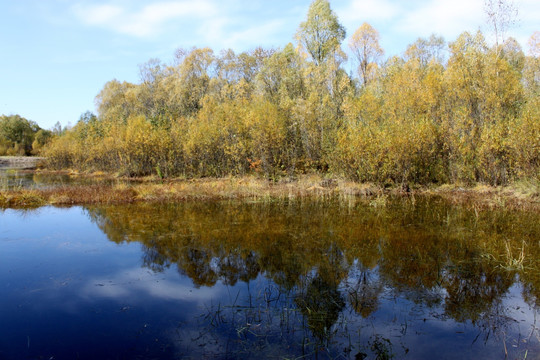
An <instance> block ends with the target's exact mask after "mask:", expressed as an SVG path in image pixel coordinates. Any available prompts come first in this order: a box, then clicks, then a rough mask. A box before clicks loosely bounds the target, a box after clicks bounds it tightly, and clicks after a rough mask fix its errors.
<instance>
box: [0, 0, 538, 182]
mask: <svg viewBox="0 0 540 360" xmlns="http://www.w3.org/2000/svg"><path fill="white" fill-rule="evenodd" d="M344 36H345V30H344V29H343V27H342V26H341V25H340V24H339V22H338V19H337V17H336V15H335V14H334V13H333V12H332V10H331V9H330V6H329V3H328V1H326V0H315V1H314V2H313V3H312V4H311V6H310V9H309V12H308V14H307V19H306V21H305V22H303V23H301V24H300V27H299V30H298V33H297V40H298V43H299V48H298V49H295V48H294V46H293V45H292V44H288V45H287V46H285V48H283V49H277V50H264V49H260V48H258V49H255V50H253V51H250V52H243V53H240V54H236V53H235V52H234V51H232V50H226V51H222V52H221V53H219V54H215V53H214V52H213V51H212V50H211V49H208V48H203V49H198V48H193V49H190V50H178V51H177V52H176V54H175V60H174V62H173V63H172V64H164V63H162V62H161V61H159V60H156V59H152V60H150V61H149V62H148V63H146V64H143V65H141V83H140V84H131V83H127V82H123V83H121V82H119V81H117V80H112V81H110V82H108V83H106V84H105V86H104V88H103V89H102V91H101V92H100V93H99V94H98V96H97V98H96V103H97V108H98V115H97V116H94V115H93V114H91V113H85V114H83V115H82V116H81V119H80V120H79V122H78V123H77V124H76V126H74V127H73V128H72V129H71V130H69V131H63V130H62V129H61V128H59V129H57V130H55V131H54V133H55V134H56V135H60V134H62V133H63V134H62V135H61V136H58V137H56V138H55V139H54V140H53V141H52V144H51V145H50V146H48V147H47V149H46V156H47V157H48V161H49V165H50V166H51V167H53V168H75V169H78V170H82V171H107V172H114V173H120V174H125V175H129V176H144V175H153V174H154V175H155V174H156V173H157V174H158V175H159V177H171V176H188V177H205V176H227V175H243V174H246V173H257V174H260V175H261V176H264V177H266V178H270V179H276V178H279V177H281V176H294V175H295V174H296V173H303V172H310V171H319V172H323V173H324V172H331V173H332V174H334V175H342V176H344V177H346V178H351V179H355V180H357V181H371V182H377V183H381V184H388V183H390V184H395V185H398V184H402V185H405V184H406V183H409V182H414V183H421V184H429V183H448V182H465V183H472V182H485V183H489V184H494V185H498V184H506V183H509V182H511V181H514V180H516V179H521V178H527V179H533V180H534V179H539V176H540V175H539V174H540V155H539V153H540V148H539V146H540V145H539V144H540V112H539V109H540V103H539V93H540V92H539V89H540V86H539V84H540V81H539V75H538V74H540V66H539V64H540V63H539V60H538V59H539V53H540V52H539V51H538V48H539V47H538V38H539V37H540V36H539V35H538V34H535V35H533V37H532V38H531V45H530V51H529V55H528V56H525V55H524V53H523V51H522V50H521V48H520V46H519V44H518V43H517V42H516V41H515V40H513V39H511V38H510V39H507V40H506V41H505V42H504V43H502V44H501V45H497V44H496V45H495V46H493V47H489V46H488V44H487V43H486V41H485V39H484V36H483V34H482V33H481V32H477V33H476V34H469V33H467V32H465V33H463V34H461V35H460V36H459V37H458V38H457V39H456V40H455V41H454V42H451V43H450V44H449V45H448V47H447V45H446V43H445V41H444V39H442V38H440V37H437V36H434V35H432V36H431V37H429V38H427V39H423V38H420V39H418V40H417V41H416V42H415V43H413V44H411V45H410V46H409V47H408V48H407V50H406V52H405V53H404V55H403V57H398V56H394V57H392V58H390V59H388V60H387V61H386V62H384V63H383V62H382V61H381V56H382V54H383V50H382V49H381V48H380V46H379V43H378V41H379V37H378V33H377V31H376V30H375V29H373V28H372V27H371V26H370V25H369V24H363V25H362V26H361V27H360V28H359V29H358V30H357V32H356V33H355V34H354V36H353V38H352V39H351V42H350V44H349V46H350V47H351V50H352V51H353V52H354V55H355V57H356V61H357V63H358V64H359V66H360V68H359V73H358V77H357V78H352V77H351V76H349V75H348V74H347V73H346V72H345V70H344V69H343V66H342V64H343V62H344V61H345V56H344V54H343V53H342V52H341V50H340V44H341V42H342V41H343V38H344ZM447 49H448V50H449V56H446V50H447ZM306 54H307V55H309V56H304V55H306ZM0 129H2V128H0ZM10 129H11V128H10ZM10 131H11V132H10V133H15V131H14V130H10ZM36 131H37V130H36ZM36 131H35V132H36ZM8 132H9V131H8ZM22 133H24V131H23V132H22ZM23 137H24V136H23ZM49 137H50V134H47V133H45V132H41V133H40V132H39V131H37V133H36V136H35V139H34V138H32V140H31V141H30V142H29V143H28V142H25V141H26V140H24V141H23V140H20V141H19V142H18V143H17V144H18V145H17V146H18V147H17V148H15V147H14V146H13V145H12V141H13V140H10V139H12V138H8V137H4V138H0V151H4V152H5V149H8V148H9V149H10V151H12V152H13V151H25V149H26V151H31V150H32V147H33V149H34V151H39V150H40V149H41V148H42V147H43V145H44V144H46V143H47V141H48V139H49ZM6 139H7V140H6ZM18 139H20V137H19V138H18ZM8 142H9V143H8ZM6 144H7V145H6ZM2 149H4V150H2ZM21 149H22V150H21Z"/></svg>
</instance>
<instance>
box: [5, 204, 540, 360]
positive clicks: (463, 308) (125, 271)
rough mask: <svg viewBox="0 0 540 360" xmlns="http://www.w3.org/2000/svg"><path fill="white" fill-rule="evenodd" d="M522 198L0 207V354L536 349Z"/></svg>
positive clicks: (533, 260) (428, 354)
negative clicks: (478, 205)
mask: <svg viewBox="0 0 540 360" xmlns="http://www.w3.org/2000/svg"><path fill="white" fill-rule="evenodd" d="M538 219H539V216H538V213H535V212H527V211H510V210H505V209H499V210H493V209H492V210H489V209H488V210H481V209H475V208H467V207H459V206H451V205H448V204H446V203H445V202H443V201H442V200H438V199H433V198H432V199H414V200H413V199H410V198H405V199H402V198H395V199H394V198H388V199H386V201H385V202H384V203H381V202H369V201H367V200H366V201H363V200H358V199H349V200H326V201H307V200H301V201H300V200H299V201H291V202H264V203H260V202H259V203H257V202H255V203H247V202H205V203H195V202H186V203H180V204H167V205H165V204H163V205H156V204H131V205H121V206H120V205H116V206H99V207H87V208H81V207H70V208H55V207H43V208H40V209H37V210H32V211H15V210H5V211H3V212H0V293H1V294H2V296H1V297H0V323H1V324H2V326H1V327H0V359H158V358H159V359H178V358H213V359H214V358H215V359H235V358H255V357H257V358H261V359H262V358H287V359H292V358H318V359H334V358H335V359H390V358H394V359H434V358H437V359H466V358H474V359H505V358H509V359H525V358H526V359H538V358H540V330H539V327H540V324H539V322H538V320H537V318H538V316H539V309H540V308H539V305H540V242H539V239H540V224H539V221H538Z"/></svg>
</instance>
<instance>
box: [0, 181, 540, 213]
mask: <svg viewBox="0 0 540 360" xmlns="http://www.w3.org/2000/svg"><path fill="white" fill-rule="evenodd" d="M78 176H80V175H78ZM84 176H89V175H84ZM94 176H99V177H100V178H101V177H103V176H106V175H105V174H101V173H100V174H95V175H94ZM530 188H531V186H529V187H528V188H527V189H529V190H527V191H525V190H519V189H517V188H510V187H507V188H502V187H489V186H484V185H477V186H476V187H469V188H465V187H462V186H459V185H443V186H439V187H437V188H418V189H414V190H412V191H411V192H410V193H406V192H404V191H403V190H402V188H393V189H384V188H382V187H381V186H378V185H375V184H360V183H355V182H350V181H347V180H343V179H335V178H333V179H330V178H323V177H321V176H319V175H305V176H301V177H299V178H297V179H294V180H290V179H283V180H281V181H278V182H272V181H268V180H266V179H261V178H258V177H255V176H245V177H226V178H219V179H218V178H203V179H170V180H160V179H158V178H144V179H116V181H115V183H114V184H94V185H72V186H69V185H68V186H60V187H57V188H52V189H44V190H39V189H37V190H36V189H32V190H25V189H17V190H2V191H0V207H3V208H8V207H14V208H19V207H36V206H42V205H46V204H51V205H74V204H79V205H84V204H101V203H103V204H111V203H129V202H136V201H148V202H167V201H172V202H174V201H183V200H223V199H251V200H260V201H265V200H268V201H270V200H273V199H294V198H309V197H312V198H326V197H328V198H329V197H344V198H353V197H365V198H369V199H370V200H371V202H370V204H372V205H373V206H377V207H381V206H385V204H386V199H387V196H388V195H391V194H393V195H402V196H411V198H414V196H417V195H418V196H439V197H442V198H444V199H447V200H448V201H450V202H453V203H462V204H471V205H473V206H475V207H501V206H504V207H527V208H534V209H539V208H540V197H539V196H538V188H536V190H535V191H531V190H530Z"/></svg>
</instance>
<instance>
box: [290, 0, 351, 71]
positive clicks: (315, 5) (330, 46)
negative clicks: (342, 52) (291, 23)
mask: <svg viewBox="0 0 540 360" xmlns="http://www.w3.org/2000/svg"><path fill="white" fill-rule="evenodd" d="M345 35H346V33H345V28H344V27H343V26H342V25H341V24H340V23H339V21H338V18H337V16H336V14H335V13H334V12H333V11H332V9H330V3H329V2H328V1H327V0H314V1H313V2H312V3H311V5H310V7H309V10H308V14H307V19H306V21H304V22H302V23H300V27H299V28H298V31H297V33H296V38H297V40H298V43H299V45H300V47H301V48H302V49H303V50H304V51H306V52H307V53H308V54H309V55H310V56H311V58H312V59H313V61H314V62H315V64H317V65H320V64H322V63H324V62H325V61H326V59H327V58H328V57H329V56H331V55H332V54H334V53H335V52H336V51H337V50H338V49H339V46H340V45H341V42H342V41H343V39H345Z"/></svg>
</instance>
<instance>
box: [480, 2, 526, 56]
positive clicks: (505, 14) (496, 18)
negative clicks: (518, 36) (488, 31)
mask: <svg viewBox="0 0 540 360" xmlns="http://www.w3.org/2000/svg"><path fill="white" fill-rule="evenodd" d="M484 11H485V13H486V16H487V23H488V24H489V26H491V28H492V30H493V35H494V36H495V47H496V48H498V47H499V44H502V43H504V39H505V34H506V31H507V30H508V28H509V27H511V26H512V25H514V23H515V21H516V17H517V13H518V10H517V8H516V6H515V5H514V3H513V1H507V0H485V1H484Z"/></svg>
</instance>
